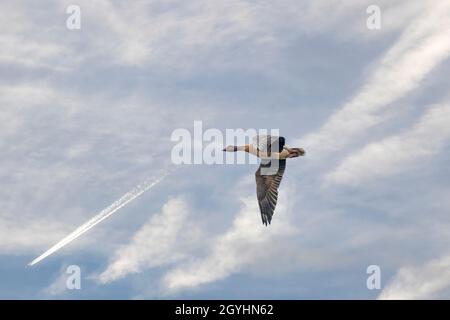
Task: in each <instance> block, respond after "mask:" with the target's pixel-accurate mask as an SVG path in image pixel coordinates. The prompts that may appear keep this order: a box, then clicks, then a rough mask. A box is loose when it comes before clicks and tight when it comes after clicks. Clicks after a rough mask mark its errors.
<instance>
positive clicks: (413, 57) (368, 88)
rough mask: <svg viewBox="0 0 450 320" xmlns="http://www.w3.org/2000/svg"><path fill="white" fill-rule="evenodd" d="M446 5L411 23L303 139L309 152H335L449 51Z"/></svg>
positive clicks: (380, 116)
mask: <svg viewBox="0 0 450 320" xmlns="http://www.w3.org/2000/svg"><path fill="white" fill-rule="evenodd" d="M449 10H450V5H449V4H448V3H445V2H439V3H437V4H436V5H433V6H429V7H428V8H427V9H426V11H425V12H423V13H422V14H420V15H419V16H418V17H416V19H414V20H413V21H411V22H410V24H409V26H408V27H407V28H406V29H405V31H404V32H403V34H402V35H401V37H400V38H399V40H398V41H397V42H396V43H394V45H393V46H392V47H391V48H390V49H389V50H388V51H387V52H386V54H385V55H384V56H383V57H382V58H381V59H380V61H379V62H378V63H377V65H376V66H375V67H374V69H373V71H372V72H371V74H370V76H369V77H368V79H367V80H366V81H365V83H364V84H363V86H362V87H361V89H360V90H359V91H358V92H357V93H356V94H355V95H354V97H353V98H351V99H350V101H349V102H348V103H346V104H345V105H344V106H343V107H342V108H341V109H339V110H338V111H337V112H335V113H334V114H333V115H332V116H331V117H330V118H329V119H328V120H327V121H326V122H325V124H324V125H323V126H322V127H321V128H320V129H319V130H318V131H315V132H312V133H311V134H308V135H307V136H305V137H304V138H303V139H302V140H301V143H302V144H303V145H304V146H305V147H307V148H308V149H309V150H310V155H311V156H313V157H318V156H320V155H323V154H326V153H329V152H333V151H336V150H339V149H342V148H343V147H345V146H347V145H348V144H349V143H352V142H354V141H355V140H358V137H359V136H361V134H364V133H365V132H366V131H367V130H368V129H370V128H372V127H374V126H376V125H378V124H380V123H382V122H383V121H384V120H386V119H387V116H386V113H385V112H386V110H387V107H388V106H389V105H390V104H392V103H393V102H395V101H398V100H399V99H401V98H403V97H405V96H406V95H408V94H410V93H411V92H412V91H413V90H415V89H417V88H419V85H420V84H421V82H422V81H423V80H424V79H425V77H426V76H427V75H428V74H429V73H430V72H431V71H432V70H434V69H435V68H436V67H437V66H438V65H439V64H441V63H442V62H443V61H445V60H446V59H447V58H448V56H449V55H450V39H449V38H448V33H449V32H450V19H449V17H450V13H449Z"/></svg>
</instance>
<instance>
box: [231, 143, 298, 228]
mask: <svg viewBox="0 0 450 320" xmlns="http://www.w3.org/2000/svg"><path fill="white" fill-rule="evenodd" d="M285 142H286V139H285V138H284V137H277V136H270V135H260V136H256V137H255V138H254V139H253V143H252V144H246V145H244V146H227V147H226V148H225V149H223V151H226V152H237V151H245V152H247V153H251V154H253V155H255V156H257V157H258V158H260V159H261V163H260V165H259V168H258V170H256V172H255V179H256V196H257V199H258V204H259V210H260V212H261V219H262V223H263V224H264V225H266V226H267V224H270V223H271V221H272V216H273V214H274V211H275V207H276V205H277V200H278V188H279V187H280V183H281V179H282V178H283V174H284V171H285V169H286V159H288V158H296V157H299V156H304V155H305V150H303V149H302V148H289V147H288V146H286V144H285Z"/></svg>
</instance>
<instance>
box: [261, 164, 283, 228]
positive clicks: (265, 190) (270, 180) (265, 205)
mask: <svg viewBox="0 0 450 320" xmlns="http://www.w3.org/2000/svg"><path fill="white" fill-rule="evenodd" d="M271 161H277V162H278V169H276V167H275V170H274V171H275V172H273V173H272V172H270V171H269V172H268V173H270V174H264V173H267V172H263V174H261V170H264V169H265V168H266V169H267V168H273V167H274V166H273V165H272V166H271V162H269V163H268V164H264V163H261V165H260V166H259V168H258V170H257V171H256V173H255V179H256V196H257V197H258V203H259V209H260V211H261V219H262V223H263V224H265V225H266V226H267V224H270V222H271V221H272V216H273V213H274V210H275V206H276V205H277V200H278V187H279V186H280V183H281V179H282V178H283V174H284V170H285V169H286V160H271ZM274 164H275V163H274ZM268 170H270V169H268Z"/></svg>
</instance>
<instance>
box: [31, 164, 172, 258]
mask: <svg viewBox="0 0 450 320" xmlns="http://www.w3.org/2000/svg"><path fill="white" fill-rule="evenodd" d="M169 173H170V172H169V171H166V172H164V174H163V175H162V176H160V177H159V178H157V179H156V180H148V181H146V182H144V183H142V184H139V185H137V186H136V187H134V188H133V189H132V190H131V191H129V192H127V193H126V194H124V195H123V196H122V197H121V198H120V199H119V200H117V201H115V202H114V203H113V204H111V205H110V206H109V207H107V208H105V209H103V210H102V211H100V213H98V214H97V215H95V216H94V217H92V218H91V219H90V220H89V221H87V222H86V223H84V224H82V225H81V226H79V227H78V228H77V229H76V230H75V231H73V232H72V233H70V234H69V235H67V236H66V237H65V238H63V239H62V240H61V241H59V242H58V243H57V244H55V245H54V246H53V247H51V248H50V249H48V250H47V251H45V252H44V253H43V254H41V255H40V256H39V257H37V258H36V259H34V260H33V261H31V262H30V263H29V264H28V265H29V266H32V265H35V264H36V263H38V262H40V261H42V260H44V259H45V258H47V257H48V256H50V255H51V254H53V253H55V252H56V251H58V250H59V249H61V248H62V247H64V246H65V245H67V244H69V243H70V242H72V241H73V240H75V239H76V238H78V237H79V236H81V235H82V234H84V233H85V232H87V231H88V230H90V229H91V228H93V227H94V226H95V225H97V224H99V223H100V222H102V221H103V220H105V219H106V218H108V217H110V216H111V215H112V214H114V213H115V212H117V211H118V210H119V209H121V208H122V207H124V206H125V205H127V204H128V203H130V202H131V201H133V200H134V199H136V198H137V197H139V196H140V195H142V194H143V193H144V192H146V191H148V190H149V189H151V188H152V187H153V186H155V185H156V184H158V183H159V182H161V181H162V180H163V179H164V178H165V177H166V176H167V175H168V174H169Z"/></svg>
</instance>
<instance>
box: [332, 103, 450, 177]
mask: <svg viewBox="0 0 450 320" xmlns="http://www.w3.org/2000/svg"><path fill="white" fill-rule="evenodd" d="M449 123H450V106H449V105H448V104H444V105H439V106H431V107H429V108H428V110H427V111H426V113H425V114H424V115H423V117H422V118H421V119H420V120H419V122H418V123H417V124H415V125H414V126H413V128H411V129H407V130H405V131H404V132H402V133H400V134H398V135H395V136H391V137H387V138H384V139H382V140H381V141H376V142H372V143H369V144H368V145H366V146H365V147H363V148H362V149H360V150H357V151H354V152H352V154H351V155H349V156H347V157H346V158H345V159H344V160H343V161H342V162H341V163H340V164H339V165H338V167H337V168H335V169H334V170H332V171H331V172H329V173H327V174H326V175H325V177H324V179H325V183H327V184H351V185H358V184H361V183H364V182H367V181H371V180H374V179H379V178H381V177H384V176H390V175H393V174H396V173H399V172H403V171H407V170H408V169H411V168H414V167H415V166H417V165H422V166H423V165H424V161H426V160H428V159H430V158H432V157H433V156H434V155H436V154H437V153H438V152H439V151H441V150H442V149H443V148H444V146H446V145H447V143H448V141H449V140H450V126H449ZM425 163H426V162H425Z"/></svg>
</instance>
